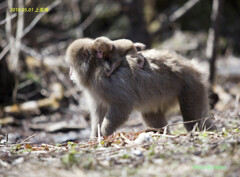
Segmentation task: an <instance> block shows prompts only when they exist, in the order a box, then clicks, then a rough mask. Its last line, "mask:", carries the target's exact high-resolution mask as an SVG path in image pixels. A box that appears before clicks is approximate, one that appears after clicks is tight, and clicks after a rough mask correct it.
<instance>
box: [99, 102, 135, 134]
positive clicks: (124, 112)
mask: <svg viewBox="0 0 240 177" xmlns="http://www.w3.org/2000/svg"><path fill="white" fill-rule="evenodd" d="M131 111H132V108H131V107H130V106H127V105H124V106H120V105H114V106H111V107H110V109H109V111H108V112H107V114H106V116H105V117H104V119H103V122H102V126H101V133H102V135H103V136H109V135H111V134H112V133H113V132H114V131H115V130H116V129H117V128H118V127H119V126H120V125H122V124H123V123H124V122H125V121H126V120H127V118H128V116H129V114H130V113H131Z"/></svg>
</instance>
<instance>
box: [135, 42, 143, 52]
mask: <svg viewBox="0 0 240 177" xmlns="http://www.w3.org/2000/svg"><path fill="white" fill-rule="evenodd" d="M134 46H135V47H136V48H137V49H138V48H139V49H140V50H145V49H146V45H145V44H143V43H141V42H136V43H134Z"/></svg>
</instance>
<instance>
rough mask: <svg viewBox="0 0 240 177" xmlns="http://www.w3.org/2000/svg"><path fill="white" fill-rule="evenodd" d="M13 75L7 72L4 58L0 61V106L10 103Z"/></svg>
mask: <svg viewBox="0 0 240 177" xmlns="http://www.w3.org/2000/svg"><path fill="white" fill-rule="evenodd" d="M14 84H15V83H14V75H13V74H12V73H11V72H10V71H9V69H8V66H7V63H6V60H5V58H3V59H2V60H0V105H1V104H4V103H9V102H11V101H12V99H11V98H12V93H13V89H14Z"/></svg>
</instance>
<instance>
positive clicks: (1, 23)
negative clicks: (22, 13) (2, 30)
mask: <svg viewBox="0 0 240 177" xmlns="http://www.w3.org/2000/svg"><path fill="white" fill-rule="evenodd" d="M16 16H17V13H14V14H12V15H10V16H8V17H7V18H5V19H4V20H2V21H0V25H3V24H5V23H7V21H9V20H12V19H13V18H15V17H16Z"/></svg>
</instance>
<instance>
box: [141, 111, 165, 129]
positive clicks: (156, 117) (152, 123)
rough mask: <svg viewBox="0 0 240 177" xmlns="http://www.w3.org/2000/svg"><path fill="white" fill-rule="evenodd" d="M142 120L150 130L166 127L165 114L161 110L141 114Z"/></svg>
mask: <svg viewBox="0 0 240 177" xmlns="http://www.w3.org/2000/svg"><path fill="white" fill-rule="evenodd" d="M142 118H143V120H144V121H145V123H146V124H147V126H149V127H151V128H162V127H164V126H166V125H167V120H166V118H165V113H164V112H163V111H161V110H158V111H157V112H148V113H142Z"/></svg>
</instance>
